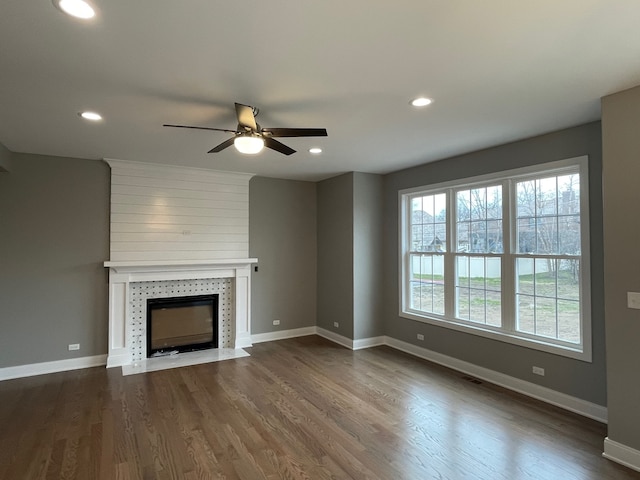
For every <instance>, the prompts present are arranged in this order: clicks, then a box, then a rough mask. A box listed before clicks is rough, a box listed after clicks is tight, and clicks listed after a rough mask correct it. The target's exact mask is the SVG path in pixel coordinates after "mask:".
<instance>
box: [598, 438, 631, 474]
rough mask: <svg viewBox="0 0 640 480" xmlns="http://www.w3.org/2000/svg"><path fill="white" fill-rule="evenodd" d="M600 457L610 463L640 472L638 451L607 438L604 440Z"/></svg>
mask: <svg viewBox="0 0 640 480" xmlns="http://www.w3.org/2000/svg"><path fill="white" fill-rule="evenodd" d="M602 456H603V457H604V458H606V459H608V460H611V461H612V462H616V463H619V464H620V465H624V466H625V467H628V468H631V469H632V470H636V471H638V472H640V451H639V450H635V449H633V448H631V447H627V446H626V445H623V444H622V443H618V442H616V441H614V440H611V439H610V438H609V437H606V438H605V439H604V453H603V454H602Z"/></svg>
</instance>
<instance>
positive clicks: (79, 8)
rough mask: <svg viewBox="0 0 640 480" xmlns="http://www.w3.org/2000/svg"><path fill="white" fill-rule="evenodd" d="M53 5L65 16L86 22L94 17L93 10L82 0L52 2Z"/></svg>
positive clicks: (57, 0) (55, 0)
mask: <svg viewBox="0 0 640 480" xmlns="http://www.w3.org/2000/svg"><path fill="white" fill-rule="evenodd" d="M53 4H54V5H55V6H56V7H58V8H59V9H60V10H62V11H63V12H64V13H66V14H67V15H71V16H72V17H76V18H81V19H83V20H88V19H90V18H93V17H94V16H95V15H96V12H95V10H94V9H93V7H92V6H91V5H89V4H88V3H87V2H85V1H84V0H53Z"/></svg>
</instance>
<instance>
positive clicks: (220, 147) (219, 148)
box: [207, 137, 236, 153]
mask: <svg viewBox="0 0 640 480" xmlns="http://www.w3.org/2000/svg"><path fill="white" fill-rule="evenodd" d="M235 139H236V137H231V138H230V139H229V140H225V141H224V142H222V143H221V144H220V145H218V146H217V147H213V148H212V149H211V150H209V151H208V152H207V153H218V152H221V151H222V150H224V149H225V148H227V147H230V146H231V145H233V141H234V140H235Z"/></svg>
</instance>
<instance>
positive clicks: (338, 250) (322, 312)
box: [317, 173, 353, 339]
mask: <svg viewBox="0 0 640 480" xmlns="http://www.w3.org/2000/svg"><path fill="white" fill-rule="evenodd" d="M317 298H318V326H319V327H321V328H324V329H326V330H329V331H332V332H335V333H338V334H339V335H342V336H344V337H347V338H351V339H352V338H353V173H347V174H344V175H340V176H338V177H333V178H330V179H328V180H323V181H322V182H319V183H318V296H317ZM334 322H338V324H339V327H338V328H335V327H334V326H333V323H334Z"/></svg>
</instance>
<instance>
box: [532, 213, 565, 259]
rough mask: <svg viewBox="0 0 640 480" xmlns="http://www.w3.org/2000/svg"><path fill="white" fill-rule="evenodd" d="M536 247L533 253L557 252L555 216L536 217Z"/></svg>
mask: <svg viewBox="0 0 640 480" xmlns="http://www.w3.org/2000/svg"><path fill="white" fill-rule="evenodd" d="M536 220H537V221H536V240H537V241H536V249H535V250H534V252H535V253H559V252H558V228H557V223H556V222H557V218H556V217H542V218H537V219H536Z"/></svg>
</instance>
